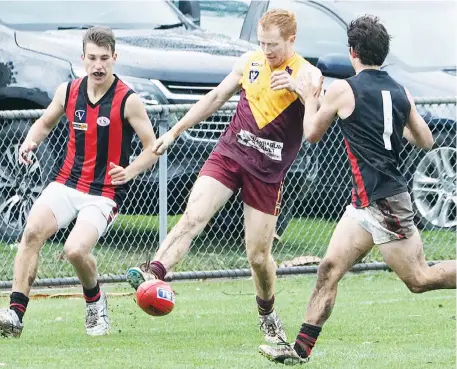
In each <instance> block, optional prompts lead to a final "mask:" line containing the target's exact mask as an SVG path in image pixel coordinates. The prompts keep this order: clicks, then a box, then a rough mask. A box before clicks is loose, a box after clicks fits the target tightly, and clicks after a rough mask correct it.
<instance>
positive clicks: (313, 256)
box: [0, 98, 457, 288]
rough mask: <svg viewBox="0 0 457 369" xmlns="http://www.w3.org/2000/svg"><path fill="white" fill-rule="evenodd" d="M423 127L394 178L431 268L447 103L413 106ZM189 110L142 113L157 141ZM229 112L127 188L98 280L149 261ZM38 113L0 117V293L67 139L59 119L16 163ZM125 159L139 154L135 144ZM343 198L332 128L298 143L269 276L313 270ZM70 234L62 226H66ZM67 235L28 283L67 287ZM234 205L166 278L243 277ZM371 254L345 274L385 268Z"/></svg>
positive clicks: (444, 233)
mask: <svg viewBox="0 0 457 369" xmlns="http://www.w3.org/2000/svg"><path fill="white" fill-rule="evenodd" d="M416 105H417V108H418V110H419V112H420V113H421V114H422V115H423V116H424V118H425V120H426V121H427V122H428V124H429V125H430V127H431V129H432V132H433V135H434V137H435V141H436V145H435V147H434V148H433V149H432V150H430V151H428V152H426V151H421V150H418V149H415V148H413V147H411V146H410V145H409V144H406V145H405V148H404V150H403V152H402V158H403V163H404V164H403V165H402V168H401V169H402V171H403V173H404V174H405V176H406V178H407V180H408V183H409V186H410V191H411V194H412V198H413V202H414V209H415V212H416V223H417V225H418V226H419V228H420V229H421V235H422V239H423V241H424V248H425V253H426V258H427V260H429V261H430V262H432V261H436V260H442V259H454V258H455V254H456V250H455V244H456V238H455V226H456V224H457V219H456V202H457V196H456V143H455V138H456V136H455V134H456V121H455V118H456V99H455V98H441V99H439V98H427V99H416ZM190 107H191V105H163V106H152V107H148V113H149V116H150V119H151V122H152V124H153V126H154V128H155V132H156V135H161V134H163V133H164V132H166V130H167V129H168V128H169V127H170V126H171V125H173V124H174V123H175V122H176V121H177V120H178V119H179V118H180V117H182V116H183V115H184V114H185V112H187V111H188V109H189V108H190ZM235 107H236V105H235V104H233V103H231V104H226V105H224V106H223V107H222V108H221V109H220V110H219V111H218V112H217V113H216V114H215V115H213V116H212V117H211V118H209V119H207V121H205V122H202V123H200V124H199V125H197V126H195V127H194V128H192V129H189V130H188V131H187V132H186V133H184V134H183V135H181V136H180V137H179V138H178V139H177V141H176V143H175V144H174V145H173V147H171V148H170V149H169V150H168V152H167V154H166V155H163V156H162V157H161V158H160V161H159V163H158V164H157V165H156V166H155V168H153V170H151V171H148V172H147V173H145V174H142V175H140V176H139V177H138V178H136V179H135V181H134V182H133V183H132V186H131V189H130V191H129V194H128V196H127V200H126V202H125V204H123V206H122V207H121V209H120V212H121V216H120V217H119V218H118V220H117V221H116V223H115V224H114V226H113V228H112V229H111V231H110V232H109V233H108V234H107V235H106V236H105V237H104V238H102V239H101V240H100V242H99V244H98V245H97V247H96V248H95V250H94V254H95V256H96V258H97V261H98V267H99V272H100V275H101V277H100V279H101V280H102V281H123V280H124V277H123V276H124V273H125V271H126V269H127V268H128V267H130V266H132V265H137V264H138V263H140V262H142V261H144V260H145V259H146V258H147V257H148V256H149V255H152V254H153V253H154V252H155V250H156V249H157V247H158V246H159V244H160V240H162V239H163V238H164V237H165V235H166V232H167V230H169V229H170V227H172V226H173V225H174V224H175V223H176V221H177V220H178V218H179V216H180V214H182V212H183V210H184V208H185V205H186V202H187V197H188V195H189V191H190V189H191V188H192V184H193V182H194V181H195V179H196V177H197V174H198V172H199V170H200V168H201V166H202V165H203V163H204V161H205V160H206V158H207V157H208V156H209V154H210V153H211V151H212V150H213V148H214V146H215V144H216V142H217V140H218V138H219V136H220V135H221V133H222V132H223V131H224V130H225V128H226V127H227V125H228V124H229V122H230V119H231V117H232V115H233V113H234V110H235ZM42 113H43V111H42V110H27V111H0V127H1V128H0V288H6V287H9V286H10V285H11V282H10V281H11V279H12V276H13V260H14V255H15V253H16V248H17V242H18V240H19V239H20V236H21V233H22V230H23V228H24V226H25V222H26V217H27V214H28V212H29V210H30V207H31V206H32V204H33V202H34V201H35V199H36V197H37V196H38V195H39V194H40V192H41V191H42V189H43V188H44V186H46V184H47V183H49V181H50V179H51V176H52V170H53V168H55V167H56V166H58V165H59V163H60V162H61V160H62V158H63V155H64V152H65V143H66V139H67V136H68V135H67V124H66V123H67V122H66V121H65V120H62V122H60V123H59V124H58V126H57V127H56V129H55V130H54V131H53V132H52V134H51V135H50V137H49V138H48V139H47V140H46V142H44V143H42V144H41V145H40V146H39V148H38V149H37V150H36V152H35V153H34V154H33V155H34V156H33V160H34V163H35V164H33V165H31V166H29V167H24V166H21V165H19V163H18V161H17V157H18V149H19V145H20V143H21V142H22V140H23V138H24V137H25V135H26V133H27V130H28V128H29V127H30V125H31V124H32V123H33V121H34V120H35V119H37V118H38V117H39V116H41V114H42ZM132 148H133V153H132V158H131V159H134V157H135V156H136V155H138V154H139V153H140V152H141V144H140V142H139V140H138V139H137V138H136V137H135V138H134V142H133V147H132ZM349 200H350V169H349V165H348V162H347V159H346V156H345V152H344V147H343V144H342V136H341V133H340V132H339V129H338V128H336V127H335V126H333V127H332V128H331V129H330V130H329V132H328V133H327V134H326V135H325V137H324V138H323V140H322V141H321V142H320V143H318V144H315V145H309V144H308V143H307V142H303V145H302V148H301V150H300V152H299V155H298V157H297V159H296V161H295V162H294V164H293V166H292V167H291V169H290V170H289V173H288V175H287V178H286V186H285V192H284V201H283V207H282V211H281V214H280V217H279V221H278V227H277V238H276V240H275V243H274V247H273V253H274V256H275V258H276V260H277V262H278V267H279V269H278V274H292V273H309V272H314V271H315V269H316V263H317V262H318V258H319V257H322V256H323V255H324V253H325V250H326V247H327V244H328V242H329V240H330V236H331V233H332V231H333V228H334V226H335V224H336V223H335V222H336V220H337V219H338V217H339V216H340V215H341V214H342V211H343V210H344V206H345V205H346V204H347V203H348V202H349ZM70 227H71V225H70ZM67 235H68V230H64V231H59V232H58V233H57V234H56V235H55V236H54V237H53V238H52V239H50V240H49V242H48V243H46V245H45V246H44V247H43V250H42V253H41V262H40V267H39V270H38V280H37V282H36V285H41V286H42V285H61V284H74V283H77V282H78V281H77V279H76V278H75V277H74V272H73V270H72V268H71V265H70V264H69V263H68V262H67V261H66V259H65V255H64V254H63V244H64V242H65V238H66V236H67ZM243 236H244V235H243V216H242V204H241V201H240V200H239V198H238V196H234V198H233V199H232V200H231V201H229V203H228V204H227V205H226V206H225V207H224V208H223V209H222V210H221V211H220V212H219V213H218V214H217V215H216V216H215V217H214V218H213V219H212V221H211V222H210V224H209V225H208V226H207V227H206V229H205V230H204V231H203V232H202V233H201V234H200V235H199V236H198V237H197V239H196V240H195V242H194V244H193V246H192V247H191V250H190V252H189V254H188V255H187V257H186V258H185V259H184V260H183V261H182V262H181V263H180V264H178V266H177V267H176V268H175V271H174V273H170V274H169V278H173V279H188V278H210V277H216V278H217V277H234V276H245V275H249V273H250V271H249V269H248V263H247V259H246V255H245V251H244V245H243V240H244V237H243ZM380 261H382V259H381V257H380V255H379V253H378V252H377V251H376V250H374V251H373V252H372V253H371V254H369V255H368V256H367V257H366V258H365V259H364V260H363V263H364V264H360V265H358V266H356V267H355V269H354V270H363V269H384V268H386V266H385V265H384V264H383V263H380Z"/></svg>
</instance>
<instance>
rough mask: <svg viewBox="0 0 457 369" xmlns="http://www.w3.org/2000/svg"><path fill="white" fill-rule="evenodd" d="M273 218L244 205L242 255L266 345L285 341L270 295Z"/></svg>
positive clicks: (273, 262)
mask: <svg viewBox="0 0 457 369" xmlns="http://www.w3.org/2000/svg"><path fill="white" fill-rule="evenodd" d="M277 218H278V217H277V216H275V215H271V214H266V213H264V212H262V211H259V210H257V209H255V208H253V207H251V206H249V205H246V204H245V205H244V219H245V229H246V231H245V232H246V235H245V238H246V253H247V257H248V261H249V265H250V267H251V271H252V278H253V281H254V286H255V290H256V302H257V308H258V313H259V324H260V329H261V330H262V332H263V334H264V338H265V340H266V341H267V342H271V343H277V342H280V340H281V339H282V340H286V334H285V332H284V329H283V326H282V323H281V321H280V320H279V317H278V315H277V312H276V310H275V309H274V301H275V296H274V291H275V288H274V287H275V279H276V263H275V261H274V259H273V255H272V254H271V248H272V245H273V238H274V234H275V229H276V222H277Z"/></svg>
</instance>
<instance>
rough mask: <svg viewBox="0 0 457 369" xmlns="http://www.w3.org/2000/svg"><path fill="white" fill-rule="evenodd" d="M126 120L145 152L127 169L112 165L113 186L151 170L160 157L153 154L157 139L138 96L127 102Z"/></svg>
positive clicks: (131, 96)
mask: <svg viewBox="0 0 457 369" xmlns="http://www.w3.org/2000/svg"><path fill="white" fill-rule="evenodd" d="M125 118H126V119H127V120H128V122H129V123H130V125H131V126H132V128H133V130H134V131H135V133H136V135H137V136H138V138H139V139H140V141H141V144H142V146H143V151H142V152H141V154H140V155H139V156H138V157H137V158H136V159H135V160H134V161H133V162H132V163H131V164H130V165H128V166H127V167H126V168H122V167H120V166H117V165H114V163H110V171H109V175H111V177H112V184H113V185H120V184H123V183H126V182H128V181H130V180H131V179H133V178H135V177H136V176H137V175H138V174H140V173H143V172H144V171H146V170H147V169H150V168H151V167H152V165H154V164H155V163H156V162H157V159H158V156H157V155H155V154H153V153H152V145H153V144H154V141H155V139H156V137H155V134H154V130H153V128H152V124H151V121H150V120H149V117H148V114H147V112H146V109H145V107H144V105H143V103H142V102H141V100H140V98H139V97H138V95H137V94H131V95H130V96H129V97H128V98H127V101H126V102H125Z"/></svg>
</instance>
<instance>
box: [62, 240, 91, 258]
mask: <svg viewBox="0 0 457 369" xmlns="http://www.w3.org/2000/svg"><path fill="white" fill-rule="evenodd" d="M64 252H65V256H66V257H67V260H68V261H69V262H70V263H74V262H78V261H80V260H82V259H84V257H85V256H86V251H85V248H84V247H83V245H82V244H81V243H79V242H77V241H71V242H68V241H67V242H66V243H65V246H64Z"/></svg>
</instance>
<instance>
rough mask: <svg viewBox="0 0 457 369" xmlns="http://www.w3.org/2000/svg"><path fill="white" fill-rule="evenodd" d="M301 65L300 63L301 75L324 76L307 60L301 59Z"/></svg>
mask: <svg viewBox="0 0 457 369" xmlns="http://www.w3.org/2000/svg"><path fill="white" fill-rule="evenodd" d="M300 58H301V59H302V60H301V63H300V70H299V72H298V73H299V75H302V76H303V75H307V74H311V75H312V76H318V77H320V76H322V72H321V70H320V69H319V68H317V67H316V66H314V65H312V64H311V63H310V62H309V61H307V60H306V59H305V58H303V57H300Z"/></svg>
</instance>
